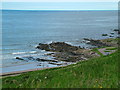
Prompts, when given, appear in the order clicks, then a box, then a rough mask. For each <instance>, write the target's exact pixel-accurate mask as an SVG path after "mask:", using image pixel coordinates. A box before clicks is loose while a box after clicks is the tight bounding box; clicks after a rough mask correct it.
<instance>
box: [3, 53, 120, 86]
mask: <svg viewBox="0 0 120 90" xmlns="http://www.w3.org/2000/svg"><path fill="white" fill-rule="evenodd" d="M118 55H119V54H118V52H116V53H113V54H111V55H108V56H104V57H99V58H94V59H91V60H88V61H83V62H79V63H77V64H74V65H70V66H67V67H61V68H53V69H46V70H41V71H33V72H28V73H25V74H22V75H19V76H14V77H7V78H3V79H2V81H3V88H117V87H118Z"/></svg>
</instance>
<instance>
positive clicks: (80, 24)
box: [0, 10, 118, 72]
mask: <svg viewBox="0 0 120 90" xmlns="http://www.w3.org/2000/svg"><path fill="white" fill-rule="evenodd" d="M2 14H3V15H2V45H1V46H2V48H0V50H2V63H3V64H2V67H1V68H3V72H8V71H10V70H12V69H9V68H15V67H14V66H19V65H28V66H31V67H30V68H29V69H32V68H36V66H32V65H33V63H36V64H37V63H38V62H37V61H34V60H28V61H20V60H17V59H15V57H24V58H26V57H29V56H32V57H36V58H43V59H53V58H52V57H48V56H46V55H44V54H45V53H48V52H45V51H44V50H37V49H36V48H35V47H36V46H37V45H38V44H39V43H50V42H52V41H62V42H67V43H70V44H72V45H77V46H81V47H82V46H84V47H85V46H87V45H85V44H82V43H80V42H81V41H82V39H83V38H93V39H103V38H108V37H102V36H101V34H103V33H108V34H109V33H110V32H112V30H113V29H115V28H118V13H117V11H17V10H16V11H11V10H3V12H2ZM8 67H9V68H8ZM21 67H22V68H25V67H24V66H21ZM19 68H20V67H18V68H17V69H16V71H17V70H19Z"/></svg>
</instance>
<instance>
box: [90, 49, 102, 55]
mask: <svg viewBox="0 0 120 90" xmlns="http://www.w3.org/2000/svg"><path fill="white" fill-rule="evenodd" d="M98 49H99V48H94V49H92V51H94V52H96V53H97V54H99V55H100V56H103V54H102V53H101V52H99V51H98Z"/></svg>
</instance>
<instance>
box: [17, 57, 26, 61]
mask: <svg viewBox="0 0 120 90" xmlns="http://www.w3.org/2000/svg"><path fill="white" fill-rule="evenodd" d="M16 59H19V60H24V59H22V58H19V57H16Z"/></svg>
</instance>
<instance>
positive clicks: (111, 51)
mask: <svg viewBox="0 0 120 90" xmlns="http://www.w3.org/2000/svg"><path fill="white" fill-rule="evenodd" d="M105 50H106V48H101V49H98V51H99V52H100V53H102V54H103V55H109V54H112V53H114V52H115V51H116V50H109V51H110V52H105Z"/></svg>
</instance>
